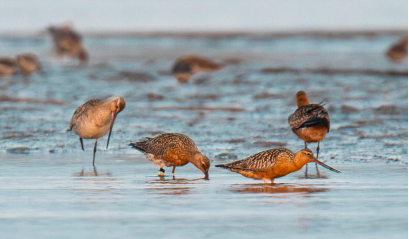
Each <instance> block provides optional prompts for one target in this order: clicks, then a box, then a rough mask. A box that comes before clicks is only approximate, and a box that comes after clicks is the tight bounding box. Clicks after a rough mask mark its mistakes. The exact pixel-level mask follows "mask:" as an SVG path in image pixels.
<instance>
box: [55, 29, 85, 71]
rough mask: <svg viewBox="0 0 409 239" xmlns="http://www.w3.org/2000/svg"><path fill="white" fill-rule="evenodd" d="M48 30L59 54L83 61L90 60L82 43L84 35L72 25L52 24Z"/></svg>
mask: <svg viewBox="0 0 409 239" xmlns="http://www.w3.org/2000/svg"><path fill="white" fill-rule="evenodd" d="M48 31H49V32H50V34H51V36H52V38H53V42H54V49H55V52H56V53H57V55H58V56H60V57H71V58H78V59H79V60H80V61H81V63H85V62H86V61H88V53H87V52H86V50H85V49H84V46H83V45H82V37H81V36H80V34H79V33H77V32H75V31H74V30H73V29H72V27H71V26H70V25H66V26H62V27H54V26H51V27H49V28H48Z"/></svg>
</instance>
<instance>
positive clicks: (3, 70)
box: [0, 57, 18, 76]
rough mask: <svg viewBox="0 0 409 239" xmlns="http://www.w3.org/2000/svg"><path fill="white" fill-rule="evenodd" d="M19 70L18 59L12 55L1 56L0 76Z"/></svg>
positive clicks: (12, 73)
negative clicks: (11, 56)
mask: <svg viewBox="0 0 409 239" xmlns="http://www.w3.org/2000/svg"><path fill="white" fill-rule="evenodd" d="M17 70H18V66H17V62H16V60H14V59H13V58H10V57H3V58H0V76H6V75H14V74H16V73H17Z"/></svg>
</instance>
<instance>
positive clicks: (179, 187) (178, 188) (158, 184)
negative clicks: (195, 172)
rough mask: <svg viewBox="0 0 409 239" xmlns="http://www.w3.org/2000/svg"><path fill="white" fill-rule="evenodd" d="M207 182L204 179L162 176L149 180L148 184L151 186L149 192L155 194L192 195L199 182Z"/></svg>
mask: <svg viewBox="0 0 409 239" xmlns="http://www.w3.org/2000/svg"><path fill="white" fill-rule="evenodd" d="M203 181H207V180H204V179H203V178H196V179H186V178H175V177H174V176H173V177H172V176H170V177H169V176H161V177H159V178H156V179H153V180H149V181H147V183H149V184H151V185H152V186H151V187H148V188H147V189H148V190H151V191H152V192H154V193H158V194H166V195H179V194H189V193H192V189H194V188H195V187H194V186H193V185H194V184H195V183H197V182H203Z"/></svg>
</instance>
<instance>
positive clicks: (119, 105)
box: [107, 97, 126, 148]
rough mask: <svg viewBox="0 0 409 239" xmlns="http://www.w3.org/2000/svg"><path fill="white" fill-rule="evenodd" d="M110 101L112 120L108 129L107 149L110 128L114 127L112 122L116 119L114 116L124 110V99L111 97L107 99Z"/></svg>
mask: <svg viewBox="0 0 409 239" xmlns="http://www.w3.org/2000/svg"><path fill="white" fill-rule="evenodd" d="M108 100H110V101H111V105H110V107H111V112H112V120H111V126H110V127H109V134H108V141H107V148H108V145H109V139H110V138H111V132H112V128H113V127H114V122H115V119H116V116H117V115H118V114H119V112H121V111H122V110H123V109H125V105H126V104H125V99H124V98H122V97H112V98H110V99H108Z"/></svg>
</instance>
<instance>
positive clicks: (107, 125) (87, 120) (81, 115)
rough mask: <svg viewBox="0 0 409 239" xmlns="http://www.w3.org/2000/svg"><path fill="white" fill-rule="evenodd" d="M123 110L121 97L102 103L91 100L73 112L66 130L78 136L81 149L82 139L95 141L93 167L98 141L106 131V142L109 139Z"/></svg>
mask: <svg viewBox="0 0 409 239" xmlns="http://www.w3.org/2000/svg"><path fill="white" fill-rule="evenodd" d="M124 108H125V100H124V98H122V97H111V98H108V99H106V100H104V101H102V100H99V99H91V100H88V101H87V102H85V103H84V104H82V105H81V106H80V107H78V108H77V110H75V112H74V115H73V116H72V118H71V122H70V127H69V129H68V130H70V131H71V130H74V132H75V134H77V135H78V136H80V142H81V148H82V150H84V144H83V141H82V139H95V145H94V154H93V158H92V165H93V166H94V167H95V152H96V151H97V143H98V139H99V138H100V137H102V136H104V135H105V134H106V133H107V132H108V130H109V134H108V141H107V148H108V144H109V138H110V137H111V132H112V127H113V126H114V122H115V119H116V116H117V115H118V114H119V112H121V111H122V110H123V109H124Z"/></svg>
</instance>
